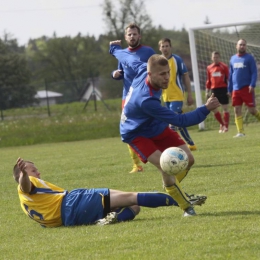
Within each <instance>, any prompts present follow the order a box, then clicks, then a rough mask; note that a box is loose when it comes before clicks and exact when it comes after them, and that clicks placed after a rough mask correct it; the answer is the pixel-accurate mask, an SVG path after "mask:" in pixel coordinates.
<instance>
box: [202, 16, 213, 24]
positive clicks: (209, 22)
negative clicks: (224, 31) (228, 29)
mask: <svg viewBox="0 0 260 260" xmlns="http://www.w3.org/2000/svg"><path fill="white" fill-rule="evenodd" d="M204 24H211V21H210V20H209V17H208V16H206V18H205V20H204Z"/></svg>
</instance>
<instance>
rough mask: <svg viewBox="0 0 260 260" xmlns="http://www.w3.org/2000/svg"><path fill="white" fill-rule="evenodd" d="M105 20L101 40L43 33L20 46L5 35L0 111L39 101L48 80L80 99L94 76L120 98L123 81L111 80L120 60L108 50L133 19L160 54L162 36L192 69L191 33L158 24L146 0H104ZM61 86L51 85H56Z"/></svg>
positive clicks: (108, 94)
mask: <svg viewBox="0 0 260 260" xmlns="http://www.w3.org/2000/svg"><path fill="white" fill-rule="evenodd" d="M102 10H103V19H104V22H105V24H106V27H107V28H108V30H107V32H106V33H105V34H102V35H100V36H99V37H98V38H95V37H93V36H89V35H82V34H81V33H78V35H77V36H75V37H70V36H65V37H56V34H55V32H54V33H53V36H52V37H46V36H42V37H40V38H37V39H30V40H29V41H28V44H27V45H26V46H19V45H18V42H17V39H15V38H14V37H12V36H10V34H8V33H5V35H4V37H2V38H0V109H2V110H4V109H8V108H17V107H23V106H28V105H32V104H34V103H35V102H36V100H35V98H34V95H35V94H36V92H37V90H42V89H43V87H44V85H45V84H48V85H49V88H50V87H51V88H50V89H49V90H52V91H57V92H62V93H63V94H64V95H65V99H66V100H67V101H75V100H79V99H80V97H81V95H82V92H83V90H84V89H85V88H86V84H88V82H90V81H89V79H93V80H94V79H95V82H98V87H99V89H100V90H101V91H102V94H103V97H104V98H117V97H121V93H122V82H117V81H114V80H111V76H110V74H111V71H112V70H113V69H116V68H117V60H116V59H115V58H113V57H111V55H109V53H108V48H109V42H110V41H111V40H115V39H121V40H122V43H123V47H126V46H124V45H125V43H124V28H125V27H126V26H127V25H128V24H129V23H130V22H135V23H137V24H138V25H139V26H140V27H141V34H142V43H143V44H145V45H149V46H151V47H152V48H153V49H154V50H155V51H156V52H158V41H159V40H160V38H162V37H168V38H170V39H172V43H173V50H174V53H176V54H178V55H180V56H181V57H182V58H183V59H184V60H185V62H186V65H187V66H188V68H189V69H190V67H191V66H190V49H189V39H188V32H187V31H186V30H185V28H183V29H182V30H175V29H174V28H173V29H172V30H165V29H164V28H163V27H162V26H158V27H155V26H153V24H152V20H151V18H150V16H149V15H148V14H147V12H146V11H145V0H140V1H138V0H118V1H117V3H116V2H115V1H112V0H104V2H103V5H102ZM54 82H56V83H59V84H52V83H54Z"/></svg>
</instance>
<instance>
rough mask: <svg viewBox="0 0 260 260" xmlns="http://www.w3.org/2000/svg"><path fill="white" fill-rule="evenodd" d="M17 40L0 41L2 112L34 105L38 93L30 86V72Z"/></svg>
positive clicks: (0, 97)
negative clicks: (7, 109)
mask: <svg viewBox="0 0 260 260" xmlns="http://www.w3.org/2000/svg"><path fill="white" fill-rule="evenodd" d="M20 51H21V50H20V48H19V47H18V45H17V41H16V40H15V39H9V38H8V36H6V37H5V38H4V40H2V39H0V72H1V73H0V106H1V110H3V109H6V108H15V107H21V106H26V105H30V104H33V103H34V102H35V99H34V95H35V94H36V91H35V89H34V88H33V87H31V86H29V83H30V71H29V69H28V67H27V61H26V59H25V56H24V54H20V53H19V52H20Z"/></svg>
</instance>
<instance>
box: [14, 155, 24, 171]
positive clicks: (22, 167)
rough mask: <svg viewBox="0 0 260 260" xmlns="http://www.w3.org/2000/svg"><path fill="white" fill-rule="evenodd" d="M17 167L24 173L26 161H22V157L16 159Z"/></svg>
mask: <svg viewBox="0 0 260 260" xmlns="http://www.w3.org/2000/svg"><path fill="white" fill-rule="evenodd" d="M16 163H17V165H18V167H19V169H20V170H21V171H22V172H23V173H26V163H25V162H24V160H23V159H22V158H20V157H19V158H18V159H17V161H16Z"/></svg>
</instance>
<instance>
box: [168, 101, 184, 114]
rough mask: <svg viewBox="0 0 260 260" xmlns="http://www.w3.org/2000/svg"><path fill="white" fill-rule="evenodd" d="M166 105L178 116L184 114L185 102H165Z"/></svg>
mask: <svg viewBox="0 0 260 260" xmlns="http://www.w3.org/2000/svg"><path fill="white" fill-rule="evenodd" d="M165 105H166V107H167V108H169V109H170V110H171V111H173V112H176V113H178V114H181V113H182V106H183V101H172V102H165Z"/></svg>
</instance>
